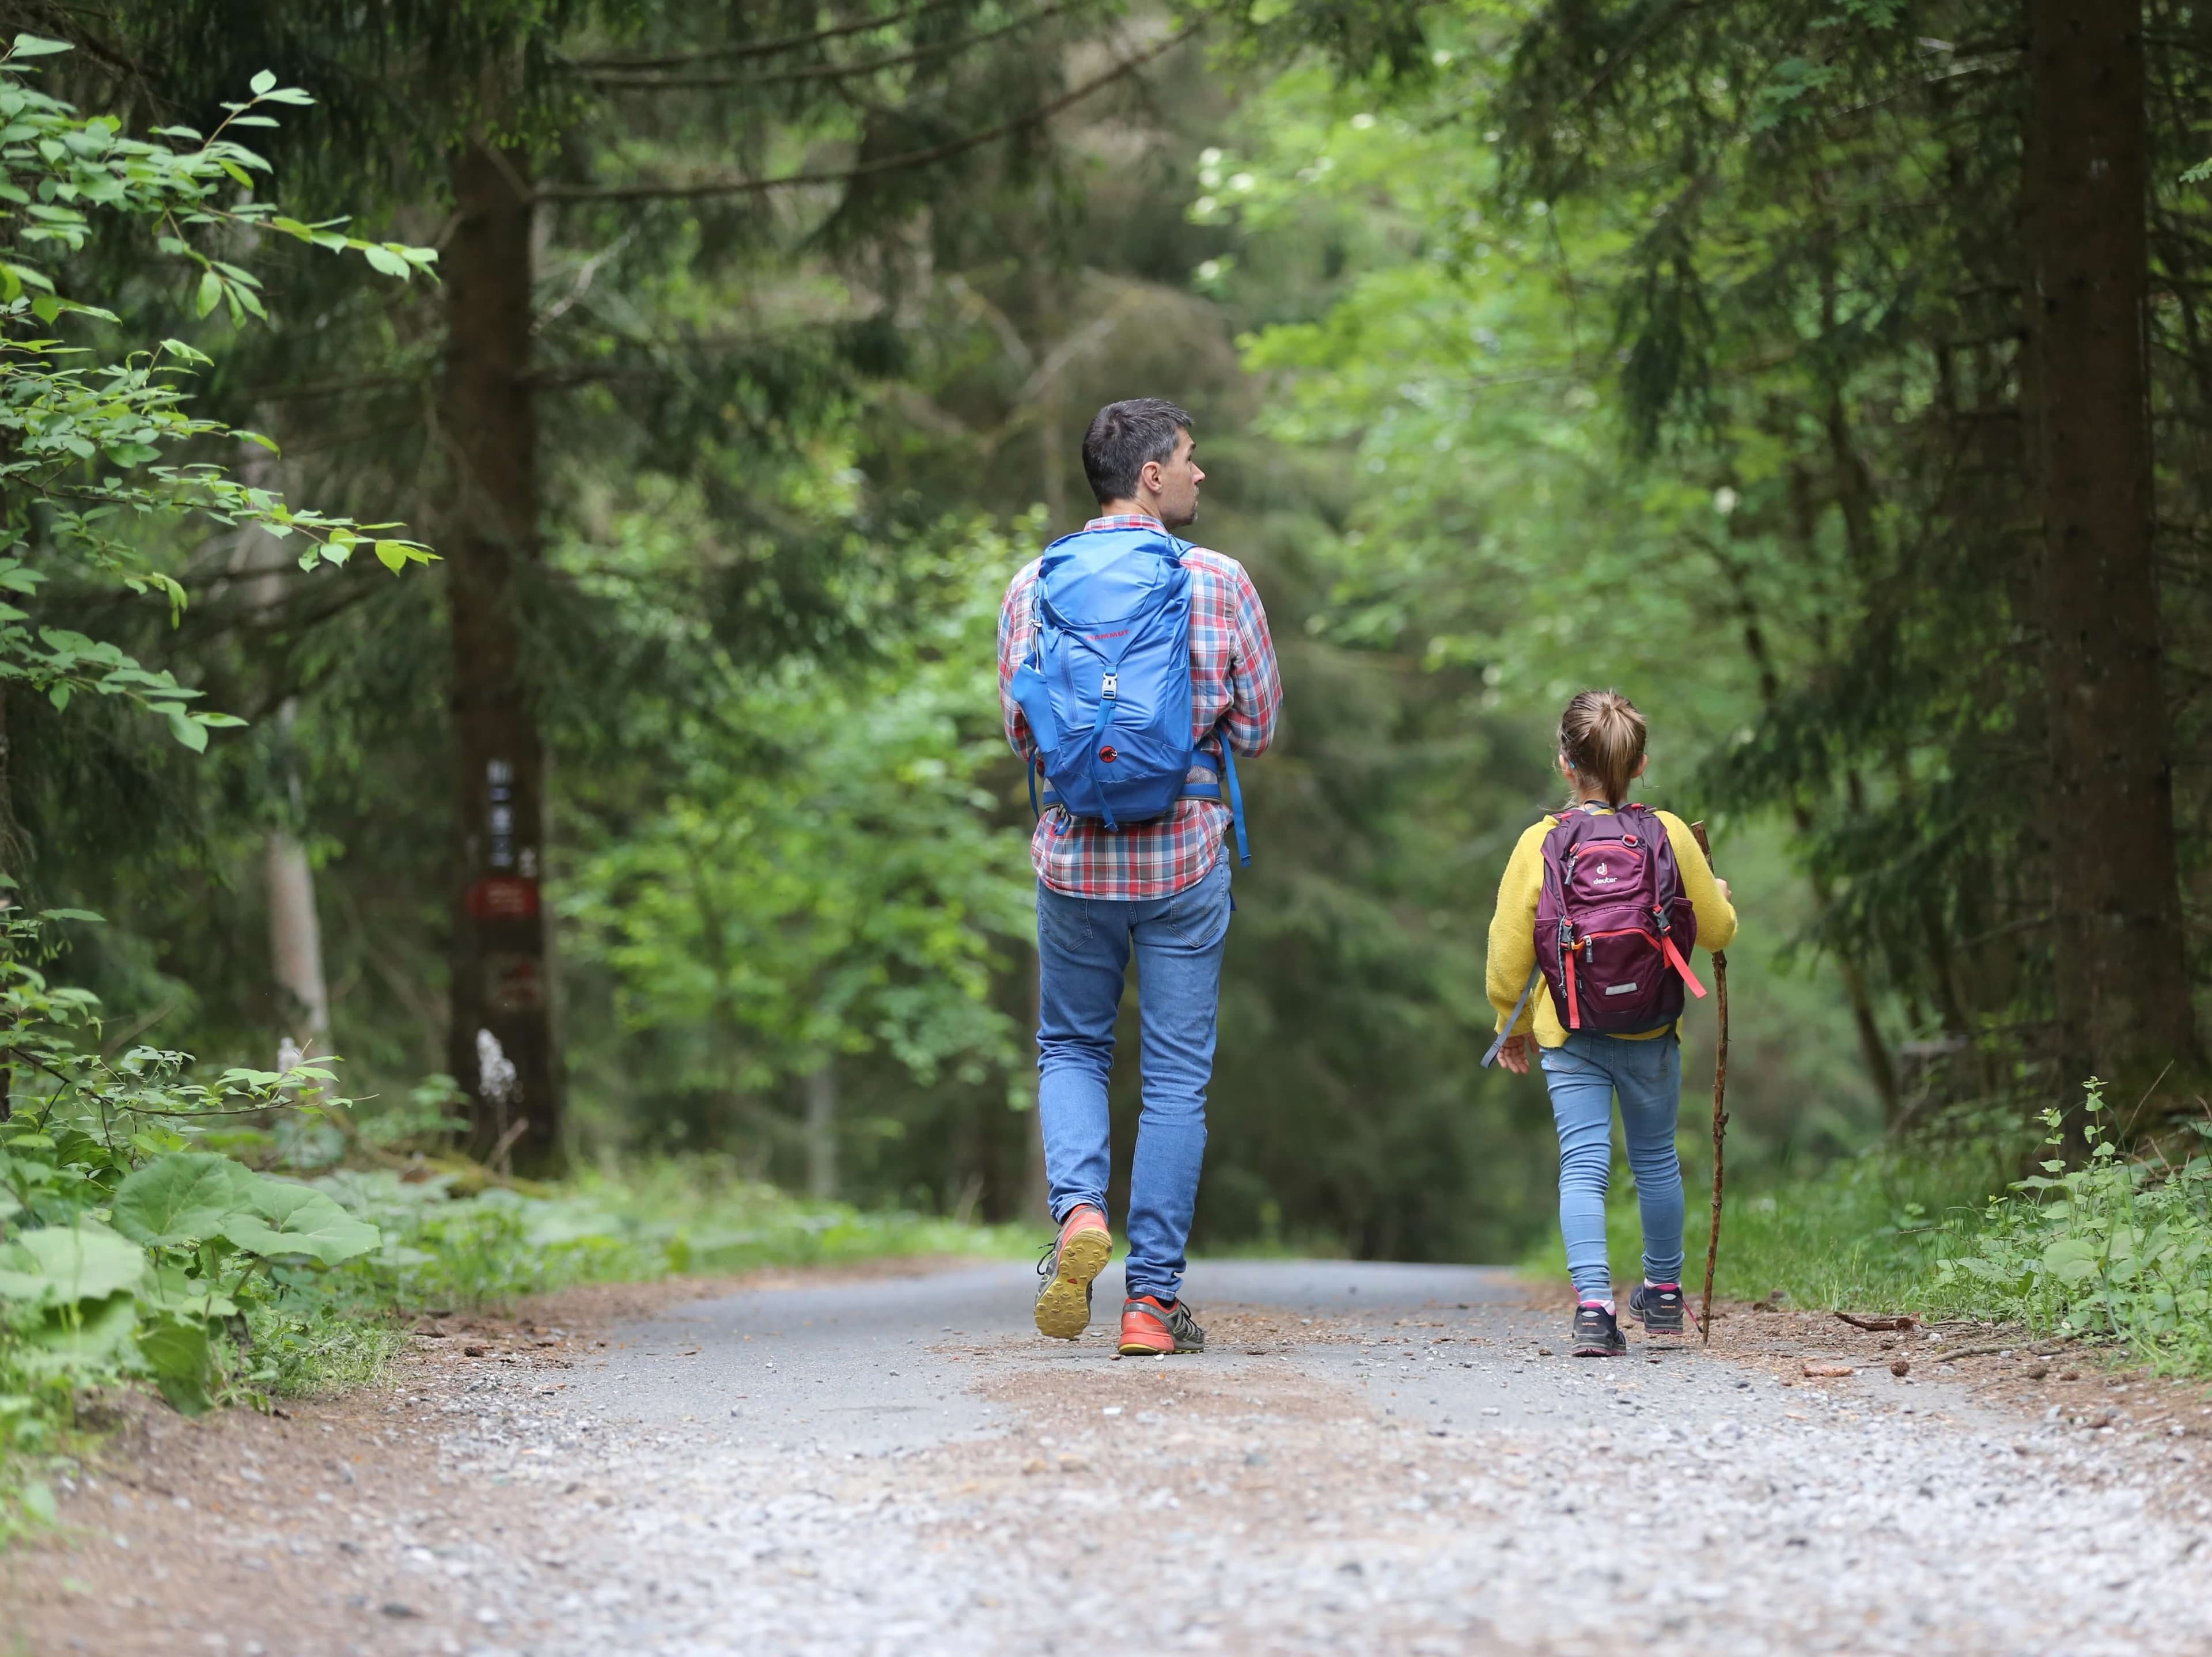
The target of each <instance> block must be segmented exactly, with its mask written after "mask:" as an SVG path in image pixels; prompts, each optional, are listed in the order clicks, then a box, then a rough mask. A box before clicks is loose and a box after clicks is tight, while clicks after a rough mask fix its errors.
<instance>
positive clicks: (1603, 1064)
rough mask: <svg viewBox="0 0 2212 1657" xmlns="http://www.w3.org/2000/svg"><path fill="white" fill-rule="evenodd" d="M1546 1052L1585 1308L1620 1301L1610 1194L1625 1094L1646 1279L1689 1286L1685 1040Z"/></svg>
mask: <svg viewBox="0 0 2212 1657" xmlns="http://www.w3.org/2000/svg"><path fill="white" fill-rule="evenodd" d="M1541 1052H1542V1063H1543V1066H1544V1083H1545V1085H1546V1086H1547V1087H1548V1088H1550V1089H1551V1091H1552V1120H1553V1122H1554V1123H1556V1124H1557V1125H1558V1127H1559V1230H1560V1232H1561V1234H1562V1235H1565V1238H1566V1241H1567V1275H1568V1276H1569V1277H1571V1278H1573V1279H1574V1280H1575V1290H1576V1293H1577V1294H1578V1295H1579V1296H1581V1297H1582V1298H1583V1300H1586V1301H1590V1300H1608V1299H1610V1298H1612V1296H1613V1271H1612V1268H1611V1267H1610V1266H1608V1265H1607V1260H1606V1253H1605V1188H1606V1181H1607V1175H1609V1174H1611V1173H1612V1172H1613V1095H1614V1094H1615V1093H1616V1092H1617V1093H1619V1094H1620V1125H1621V1127H1622V1128H1623V1130H1624V1131H1625V1133H1626V1138H1627V1140H1628V1166H1629V1168H1630V1169H1631V1170H1632V1172H1633V1173H1634V1174H1635V1175H1636V1200H1637V1205H1638V1207H1639V1208H1640V1209H1641V1210H1642V1211H1643V1216H1644V1277H1645V1278H1646V1279H1648V1280H1649V1281H1650V1282H1652V1283H1680V1282H1681V1280H1682V1164H1681V1161H1680V1158H1679V1157H1677V1156H1675V1154H1674V1119H1675V1117H1676V1115H1677V1114H1679V1113H1680V1109H1681V1106H1682V1043H1681V1041H1680V1038H1679V1037H1676V1036H1673V1035H1661V1036H1656V1037H1654V1038H1652V1039H1651V1040H1650V1041H1622V1040H1621V1039H1620V1038H1619V1037H1618V1036H1612V1035H1585V1034H1581V1033H1574V1034H1570V1035H1568V1037H1567V1041H1566V1045H1565V1047H1546V1048H1543V1049H1542V1050H1541Z"/></svg>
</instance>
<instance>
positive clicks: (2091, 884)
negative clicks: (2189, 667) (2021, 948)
mask: <svg viewBox="0 0 2212 1657" xmlns="http://www.w3.org/2000/svg"><path fill="white" fill-rule="evenodd" d="M2028 12H2029V24H2030V44H2029V85H2030V100H2029V109H2028V120H2027V137H2026V149H2025V157H2024V177H2023V196H2024V202H2023V205H2024V214H2023V217H2024V221H2025V228H2026V232H2027V257H2028V261H2029V269H2028V274H2029V285H2028V295H2027V331H2028V341H2027V352H2028V355H2029V356H2030V358H2031V361H2030V363H2029V364H2028V365H2027V366H2028V368H2029V378H2030V383H2031V384H2032V385H2033V391H2034V407H2033V411H2032V412H2033V418H2034V422H2035V423H2034V427H2033V430H2034V434H2035V450H2034V456H2033V467H2034V470H2035V473H2036V476H2035V483H2036V484H2037V485H2038V486H2039V490H2040V493H2041V495H2042V507H2043V568H2042V572H2041V574H2042V587H2043V614H2044V622H2045V628H2046V629H2047V634H2046V639H2047V642H2046V646H2045V660H2044V668H2045V684H2046V686H2047V689H2048V695H2049V698H2050V737H2049V740H2050V755H2051V792H2050V796H2049V800H2048V804H2047V808H2046V810H2047V814H2048V816H2049V817H2050V820H2051V831H2052V832H2051V843H2052V859H2051V878H2052V906H2051V907H2052V912H2053V915H2054V920H2055V925H2054V938H2055V948H2054V958H2053V962H2052V966H2053V981H2054V987H2055V991H2056V995H2057V1023H2058V1035H2059V1046H2058V1056H2059V1059H2060V1061H2061V1063H2062V1064H2063V1065H2064V1067H2065V1068H2064V1069H2063V1071H2062V1072H2061V1075H2060V1077H2059V1078H2058V1080H2059V1083H2060V1085H2061V1086H2062V1087H2063V1088H2066V1089H2072V1088H2073V1087H2074V1086H2075V1085H2076V1084H2078V1083H2080V1082H2081V1079H2082V1078H2083V1077H2085V1076H2086V1075H2087V1074H2089V1073H2091V1072H2092V1071H2093V1072H2094V1073H2095V1074H2097V1075H2100V1076H2102V1077H2106V1079H2107V1080H2109V1081H2112V1082H2113V1083H2117V1084H2118V1085H2119V1086H2121V1087H2124V1088H2126V1089H2129V1090H2130V1091H2134V1090H2136V1089H2138V1088H2140V1087H2141V1086H2142V1085H2143V1084H2146V1083H2149V1082H2150V1081H2151V1079H2152V1078H2153V1077H2155V1076H2156V1075H2157V1074H2158V1072H2159V1071H2160V1069H2161V1067H2163V1066H2165V1065H2169V1064H2178V1065H2179V1066H2180V1068H2181V1069H2182V1070H2184V1071H2193V1070H2194V1068H2195V1064H2194V1059H2195V1054H2196V1046H2197V1044H2196V1030H2195V1024H2194V1021H2193V1019H2192V1017H2191V1011H2190V1002H2189V983H2188V979H2187V977H2186V975H2185V972H2184V970H2183V952H2182V926H2181V901H2180V889H2179V883H2178V878H2177V874H2176V859H2175V851H2174V830H2173V778H2172V764H2171V761H2170V758H2169V756H2168V750H2167V725H2166V701H2165V695H2164V690H2163V687H2162V685H2161V683H2160V640H2159V615H2158V593H2157V587H2156V580H2155V574H2154V569H2153V566H2152V561H2151V552H2152V549H2151V519H2152V500H2151V434H2150V411H2149V388H2148V371H2147V366H2146V362H2145V346H2144V307H2145V302H2146V290H2147V287H2148V253H2147V246H2146V240H2145V223H2144V215H2145V198H2146V188H2147V185H2146V173H2145V167H2146V139H2145V132H2144V115H2143V39H2142V11H2141V8H2140V6H2138V5H2134V4H2127V3H2122V0H2031V3H2030V5H2029V8H2028Z"/></svg>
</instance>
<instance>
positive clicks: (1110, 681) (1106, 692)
mask: <svg viewBox="0 0 2212 1657" xmlns="http://www.w3.org/2000/svg"><path fill="white" fill-rule="evenodd" d="M1120 685H1121V675H1120V674H1118V673H1109V674H1108V675H1107V676H1106V682H1105V683H1103V684H1102V685H1100V686H1099V687H1098V694H1099V695H1102V696H1111V695H1115V694H1116V693H1117V691H1118V689H1119V687H1120Z"/></svg>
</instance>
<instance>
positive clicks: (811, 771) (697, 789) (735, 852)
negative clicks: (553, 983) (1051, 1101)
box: [563, 524, 1035, 1093]
mask: <svg viewBox="0 0 2212 1657" xmlns="http://www.w3.org/2000/svg"><path fill="white" fill-rule="evenodd" d="M933 538H934V539H935V542H936V544H937V548H938V550H937V551H936V553H935V555H934V556H933V557H931V556H928V555H927V554H923V553H921V552H920V551H919V550H918V551H917V554H916V555H915V559H914V574H915V577H916V578H918V580H917V586H918V589H919V596H918V597H917V599H916V601H915V612H914V613H910V614H909V615H908V617H907V618H906V619H905V622H904V625H902V627H901V628H899V629H898V630H897V631H896V633H895V634H892V635H891V636H890V638H889V639H888V640H885V641H884V643H883V646H882V647H881V649H880V652H878V654H876V655H875V656H874V657H873V658H872V659H866V660H864V661H861V662H858V663H854V664H853V665H849V666H840V665H832V664H827V663H814V664H805V663H793V664H791V665H787V666H786V667H784V668H783V669H781V671H776V672H774V673H769V674H763V675H757V676H750V675H743V674H739V673H736V672H732V673H731V674H730V675H729V676H728V679H727V681H726V683H727V685H728V689H727V692H726V696H725V698H724V699H722V701H721V707H720V714H719V719H718V724H721V723H723V722H726V725H729V726H734V727H735V728H736V729H738V730H742V731H754V732H759V733H761V740H760V742H759V743H758V744H757V746H756V745H750V744H749V745H748V746H747V747H746V748H744V749H737V750H734V751H733V745H732V744H731V743H730V742H729V740H728V737H727V734H726V730H718V729H715V728H714V727H708V726H703V725H691V726H690V727H688V728H687V729H686V730H685V731H684V737H683V740H682V741H681V743H680V745H678V747H677V749H676V750H675V752H674V753H673V754H672V755H671V761H672V764H671V773H672V774H670V775H667V776H666V777H665V781H664V788H665V792H663V793H662V794H661V797H660V799H659V804H658V810H657V811H656V812H655V813H654V814H653V816H651V817H649V818H646V819H644V820H633V821H631V822H628V823H626V824H625V826H624V831H623V834H622V835H620V837H619V838H617V839H614V840H611V841H608V842H606V843H605V844H604V845H603V846H602V847H600V848H599V849H598V850H597V851H595V852H594V853H593V854H592V856H591V857H589V858H588V859H586V860H585V861H584V862H583V864H582V865H581V866H580V868H579V869H578V871H577V872H576V878H575V880H574V883H573V884H572V885H571V886H570V887H569V889H568V895H566V896H565V897H564V898H563V909H564V913H566V914H567V915H568V917H570V918H571V919H573V920H574V921H575V922H577V923H578V929H577V946H576V947H577V949H578V952H579V954H580V957H581V958H582V959H583V960H585V961H586V962H592V963H594V964H598V965H601V966H604V968H605V969H606V970H607V971H608V972H609V973H610V974H611V978H612V981H613V983H614V986H615V991H616V1007H617V1012H618V1015H619V1016H620V1017H621V1018H622V1020H623V1023H624V1025H625V1026H627V1027H628V1028H629V1029H631V1030H633V1031H636V1032H639V1033H641V1034H650V1033H653V1032H671V1033H672V1032H686V1033H691V1032H696V1034H697V1035H700V1036H702V1037H703V1038H705V1039H704V1040H702V1041H700V1042H699V1043H698V1044H697V1045H696V1047H690V1046H689V1045H688V1044H687V1047H686V1050H687V1052H689V1053H690V1054H691V1055H692V1056H690V1057H689V1058H687V1059H686V1061H685V1063H684V1071H683V1073H681V1074H680V1075H679V1076H678V1077H674V1078H671V1079H672V1080H675V1081H676V1082H677V1083H678V1085H684V1086H696V1087H701V1088H705V1089H710V1090H726V1091H732V1092H738V1091H753V1092H771V1093H772V1092H773V1091H774V1089H775V1088H776V1087H777V1086H778V1085H779V1084H781V1083H785V1082H787V1081H789V1080H791V1079H792V1078H793V1077H799V1076H803V1075H805V1074H807V1073H809V1072H811V1071H814V1070H816V1069H817V1068H819V1067H820V1066H821V1065H823V1063H824V1062H826V1061H828V1060H829V1059H833V1058H835V1057H836V1056H837V1055H840V1054H847V1055H865V1054H867V1053H877V1052H880V1053H884V1054H885V1055H887V1056H888V1057H890V1059H893V1060H895V1061H896V1063H897V1064H898V1065H900V1066H902V1067H903V1069H904V1070H905V1071H907V1072H908V1074H909V1075H910V1076H911V1077H913V1078H914V1080H915V1083H918V1084H920V1085H924V1086H927V1085H928V1084H929V1083H932V1082H933V1081H934V1080H935V1079H936V1078H937V1077H939V1075H940V1074H945V1073H951V1074H956V1075H960V1076H963V1077H964V1078H965V1079H968V1080H970V1081H975V1080H979V1079H980V1078H981V1076H982V1075H983V1074H984V1073H985V1072H986V1071H987V1070H989V1069H992V1068H997V1069H1000V1070H1001V1071H1003V1070H1005V1069H1007V1068H1010V1067H1012V1065H1013V1062H1014V1059H1013V1027H1012V1021H1011V1020H1009V1019H1008V1018H1007V1017H1006V1014H1005V1013H1004V1012H1003V1011H1001V1010H1000V1008H998V1007H997V1006H995V1005H993V1003H992V999H991V997H992V991H993V987H994V985H993V974H994V970H997V969H1000V968H1003V967H1004V965H1005V964H1006V951H1007V950H1008V947H1009V946H1010V945H1011V944H1016V943H1018V942H1019V941H1021V940H1023V939H1024V938H1026V937H1027V936H1028V935H1029V934H1030V931H1031V930H1032V928H1033V926H1034V924H1035V923H1034V919H1033V910H1032V907H1031V904H1030V878H1029V875H1028V863H1027V859H1026V857H1025V855H1024V848H1023V847H1022V844H1021V841H1020V839H1019V837H1018V835H1011V834H1008V833H1007V832H1006V829H1005V827H1004V825H1003V823H1002V822H994V820H993V819H994V816H996V814H997V811H998V802H997V800H996V799H995V798H994V797H993V795H992V793H991V792H990V791H989V788H988V786H987V785H988V784H989V783H990V782H991V781H994V780H995V774H996V773H997V772H999V771H1000V770H1002V769H1003V768H1004V756H1005V753H1006V748H1005V740H1004V738H1003V737H1002V736H1001V735H1000V731H999V726H998V721H997V719H996V717H995V708H996V701H997V690H996V682H995V677H994V675H995V670H994V665H993V664H994V653H993V652H994V628H995V625H996V620H997V615H998V602H999V597H1000V593H1001V592H1002V591H1003V590H1004V587H1005V584H1006V575H1007V574H1008V572H1009V571H1010V570H1011V569H1012V568H1014V567H1015V566H1016V565H1018V562H1019V561H1020V556H1019V555H1018V553H1017V552H1016V551H1015V549H1014V545H1013V543H1012V542H1011V541H1009V540H1008V539H1007V538H1006V537H1003V536H1001V535H999V534H996V533H993V532H991V531H987V530H982V529H963V528H962V527H961V526H959V525H951V524H946V525H940V526H939V527H938V529H937V531H936V535H935V537H933ZM925 560H926V561H925Z"/></svg>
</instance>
